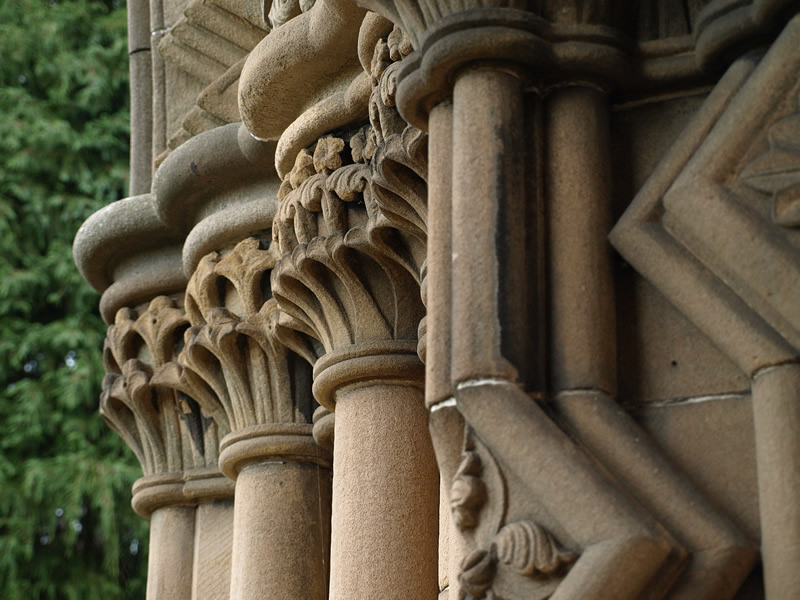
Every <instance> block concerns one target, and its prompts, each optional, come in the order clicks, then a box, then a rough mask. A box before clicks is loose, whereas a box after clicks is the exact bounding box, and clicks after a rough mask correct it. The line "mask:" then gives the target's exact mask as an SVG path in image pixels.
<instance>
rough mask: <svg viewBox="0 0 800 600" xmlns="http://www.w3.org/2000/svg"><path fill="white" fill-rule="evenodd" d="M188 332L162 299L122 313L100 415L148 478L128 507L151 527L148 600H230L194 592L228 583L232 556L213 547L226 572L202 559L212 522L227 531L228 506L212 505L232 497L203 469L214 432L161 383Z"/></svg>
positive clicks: (187, 401)
mask: <svg viewBox="0 0 800 600" xmlns="http://www.w3.org/2000/svg"><path fill="white" fill-rule="evenodd" d="M186 327H188V323H187V321H186V319H185V317H184V312H183V310H182V309H181V308H179V307H178V306H177V305H176V303H175V301H174V300H173V299H171V298H168V297H165V296H160V297H157V298H155V299H154V300H153V301H152V302H151V303H150V304H149V305H148V306H146V307H145V308H140V309H138V310H131V309H120V310H119V311H118V312H117V317H116V321H115V323H114V325H112V326H111V327H110V328H109V331H108V337H107V340H106V349H105V363H106V370H107V372H108V375H107V376H106V378H105V381H104V392H103V397H102V399H101V413H102V414H103V416H104V417H105V418H106V420H107V421H108V422H109V424H110V425H111V426H112V427H113V428H114V429H116V430H117V431H118V432H120V434H121V435H122V436H123V437H124V438H125V439H126V441H128V443H129V445H131V448H132V449H133V450H134V452H135V453H136V454H137V456H138V457H139V459H140V462H141V463H142V468H143V470H144V472H145V476H144V477H142V478H141V479H140V480H138V481H137V482H136V483H135V484H134V486H133V500H132V505H133V508H134V510H135V511H136V512H137V513H138V514H139V515H141V516H142V517H144V518H148V519H150V520H151V524H150V555H149V563H148V582H147V598H148V600H162V599H163V600H166V599H167V598H177V599H185V600H201V599H203V600H212V599H214V600H216V599H218V598H227V590H226V593H225V595H224V596H219V595H216V596H215V595H214V594H213V593H211V592H210V591H209V592H206V591H203V592H201V593H199V592H198V591H197V588H198V582H197V578H198V577H199V576H200V575H201V574H202V575H203V576H205V575H207V574H208V573H209V572H214V573H216V575H217V576H219V577H223V578H224V577H227V572H226V569H227V565H225V563H226V560H225V558H224V557H225V556H226V555H227V556H229V555H230V544H225V543H224V541H223V540H215V542H216V545H217V552H218V555H219V556H222V557H223V559H222V561H221V562H222V563H223V568H222V569H215V568H214V566H213V565H207V564H203V561H202V559H200V557H201V556H202V555H204V554H205V553H206V551H207V549H208V545H207V544H205V543H203V540H202V538H201V537H199V536H200V535H201V534H203V533H205V530H206V525H207V524H208V522H209V520H212V521H215V522H216V523H217V525H218V526H219V525H220V523H221V526H222V528H223V529H224V528H225V526H226V523H225V521H226V519H225V512H226V511H225V507H224V506H225V502H223V503H222V504H219V503H218V502H217V501H226V502H227V503H230V500H231V499H232V497H233V490H232V486H231V485H230V483H229V482H228V481H227V480H226V479H225V478H223V477H222V476H221V474H220V472H219V470H218V469H216V468H207V466H206V460H207V459H211V460H212V461H213V460H214V459H215V458H216V454H217V452H216V445H217V442H216V428H215V427H214V425H213V424H211V425H209V424H207V423H203V421H202V419H200V418H199V415H197V414H196V413H195V414H192V412H191V408H190V405H191V404H193V400H192V399H191V398H189V397H188V396H185V395H184V396H181V395H180V394H179V393H178V391H177V390H176V389H174V388H171V387H170V386H169V385H165V382H164V378H163V375H162V373H164V372H169V371H171V370H174V369H175V368H177V364H176V363H175V362H174V360H175V358H176V357H177V352H178V347H177V346H176V342H177V340H178V339H180V334H181V332H182V330H183V329H185V328H186ZM134 356H142V357H143V358H146V359H147V360H148V362H147V363H145V362H142V361H140V360H139V359H138V358H133V357H134ZM120 364H121V365H122V367H121V368H120ZM198 505H200V506H201V507H202V508H201V509H200V510H199V511H198V509H197V506H198ZM229 524H230V522H229V521H228V523H227V525H228V526H229Z"/></svg>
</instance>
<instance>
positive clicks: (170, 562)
mask: <svg viewBox="0 0 800 600" xmlns="http://www.w3.org/2000/svg"><path fill="white" fill-rule="evenodd" d="M194 521H195V508H194V507H193V506H164V507H161V508H157V509H156V510H155V511H153V514H152V516H151V518H150V551H149V552H150V554H149V557H148V563H147V600H190V599H191V597H192V562H193V560H194Z"/></svg>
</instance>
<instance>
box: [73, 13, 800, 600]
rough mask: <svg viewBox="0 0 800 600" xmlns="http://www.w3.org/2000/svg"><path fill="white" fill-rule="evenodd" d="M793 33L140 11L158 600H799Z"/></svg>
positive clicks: (140, 322) (138, 135)
mask: <svg viewBox="0 0 800 600" xmlns="http://www.w3.org/2000/svg"><path fill="white" fill-rule="evenodd" d="M145 7H147V8H148V10H149V14H148V11H146V10H144V8H145ZM795 13H797V6H796V3H794V2H792V1H790V0H689V1H688V2H679V1H677V0H660V1H659V2H635V3H630V2H628V3H624V2H611V1H606V0H574V1H561V0H546V1H540V2H527V1H523V0H496V1H491V2H484V1H481V2H478V1H477V0H474V1H473V0H468V1H465V2H458V3H455V2H449V1H444V0H424V1H422V2H410V1H408V0H359V1H358V2H354V1H352V0H316V2H314V1H312V0H281V1H278V0H275V1H273V2H256V1H255V0H247V1H245V2H241V3H237V2H232V1H230V0H192V1H191V2H185V1H183V0H151V1H150V2H149V3H146V2H136V3H134V4H133V5H132V6H131V38H130V43H131V51H132V52H133V54H132V62H131V65H132V66H131V69H132V75H133V76H132V86H133V88H132V94H133V99H134V101H133V106H134V107H135V110H134V114H133V115H132V127H133V140H134V144H133V149H132V194H138V195H135V196H133V197H131V198H129V199H126V200H123V201H121V202H119V203H117V204H115V205H112V206H110V207H107V208H106V209H104V210H102V211H100V212H99V213H97V214H96V215H94V216H93V217H92V218H91V219H89V221H87V223H86V224H85V225H84V227H83V228H82V230H81V232H79V235H78V237H77V239H76V243H75V255H76V261H77V262H78V265H79V268H80V269H81V272H82V274H83V275H84V277H85V278H86V279H87V280H88V281H89V282H90V283H91V284H92V285H94V286H95V287H96V288H97V289H98V290H100V291H101V292H102V293H103V297H102V300H101V312H102V314H103V316H104V318H105V319H106V320H107V322H109V323H112V322H113V325H111V326H110V328H109V338H108V344H107V346H108V350H107V353H106V362H107V370H108V375H107V379H106V386H105V392H104V396H103V399H102V407H103V408H102V410H103V413H104V415H105V416H106V417H107V419H108V420H109V421H110V423H111V424H112V426H113V427H115V428H116V429H117V430H118V431H119V432H120V433H121V434H122V435H123V437H125V439H126V441H127V442H128V443H129V445H130V446H131V447H132V449H133V451H134V452H136V453H137V455H138V456H139V458H140V460H141V462H142V465H143V469H144V472H145V477H144V478H143V479H141V480H140V481H139V482H137V485H136V486H135V488H134V501H133V504H134V507H135V508H136V510H137V511H139V512H140V513H141V514H143V515H145V516H151V518H152V520H153V523H152V531H153V536H154V537H153V542H152V550H151V557H150V560H151V562H150V587H149V588H148V598H149V600H161V599H162V598H163V599H164V600H166V599H167V598H169V599H170V600H171V599H172V598H192V599H193V600H201V599H206V598H207V599H208V600H211V599H216V598H229V597H230V598H237V599H238V598H257V597H263V596H269V597H275V598H287V600H288V599H290V598H291V599H297V598H303V599H305V598H314V599H319V600H322V599H324V598H331V599H332V600H358V599H361V598H363V599H367V598H374V597H376V596H380V597H381V598H390V599H397V600H407V599H408V598H413V599H414V600H426V599H428V600H433V599H434V598H438V599H439V600H446V599H449V600H483V599H487V600H488V599H492V598H494V599H498V600H499V599H501V598H502V599H503V600H523V599H525V600H529V599H534V598H542V599H544V598H549V597H552V598H554V599H558V600H565V599H567V600H571V599H573V598H614V599H615V600H624V599H628V598H630V599H631V600H633V599H640V598H648V599H657V598H658V599H660V598H692V599H705V600H718V599H737V600H755V599H760V598H764V597H768V598H770V600H772V599H778V600H783V599H791V598H795V597H800V579H798V577H797V573H798V570H797V568H796V565H797V562H798V561H800V556H798V554H797V552H798V548H800V530H798V523H800V512H798V511H799V510H800V509H798V506H800V504H798V502H797V500H798V498H799V497H800V481H798V476H797V473H798V471H797V469H796V465H795V463H796V458H797V457H796V455H797V453H798V452H799V451H800V448H798V442H797V440H798V439H800V435H798V434H799V433H800V422H799V421H798V414H797V411H798V408H797V407H798V406H800V402H799V401H800V392H798V390H800V380H799V379H798V368H797V362H798V359H800V302H799V301H798V300H800V254H799V253H800V238H798V224H800V200H798V199H799V198H800V192H799V191H798V190H800V175H799V174H800V143H798V136H799V135H800V117H798V115H799V114H800V104H798V103H799V102H800V83H799V82H798V79H797V72H798V69H800V51H798V48H800V20H798V19H800V16H796V14H795ZM148 27H149V31H150V32H151V33H152V35H151V36H150V37H149V38H148V36H147V35H145V34H144V33H143V32H147V31H148ZM148 61H152V62H148ZM150 78H152V84H148V83H146V82H147V81H150ZM143 82H145V83H143ZM239 121H241V123H240V122H239ZM150 149H152V151H151V150H150ZM150 165H153V166H154V167H156V169H155V171H153V173H152V178H151V176H150V173H151V171H150ZM134 183H135V185H134ZM423 363H424V364H423ZM312 415H313V416H312ZM220 468H221V472H220V470H219V469H220ZM222 473H225V474H226V475H227V476H228V477H230V478H231V479H234V480H236V497H235V500H231V494H232V486H233V483H232V482H231V481H229V480H226V479H225V478H224V477H223V476H222ZM226 482H227V483H226ZM231 502H232V503H233V504H232V505H231ZM437 557H438V558H437ZM759 563H761V564H759ZM181 565H183V566H181ZM190 575H191V576H190ZM437 581H438V585H437ZM765 594H766V596H765Z"/></svg>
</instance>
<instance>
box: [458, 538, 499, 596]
mask: <svg viewBox="0 0 800 600" xmlns="http://www.w3.org/2000/svg"><path fill="white" fill-rule="evenodd" d="M496 570H497V560H496V559H495V557H494V556H492V553H491V551H486V550H475V551H473V552H471V553H470V554H468V555H467V557H466V558H465V559H464V562H463V563H462V565H461V575H460V576H459V585H460V586H461V591H460V593H459V600H481V599H482V598H488V599H489V600H492V599H493V598H494V594H492V590H491V587H492V581H493V580H494V575H495V572H496Z"/></svg>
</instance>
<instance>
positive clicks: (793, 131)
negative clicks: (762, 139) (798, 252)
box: [739, 112, 800, 227]
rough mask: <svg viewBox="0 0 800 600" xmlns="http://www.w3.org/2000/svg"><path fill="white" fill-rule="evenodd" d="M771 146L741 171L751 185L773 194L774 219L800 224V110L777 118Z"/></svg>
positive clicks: (770, 139) (771, 130) (789, 225)
mask: <svg viewBox="0 0 800 600" xmlns="http://www.w3.org/2000/svg"><path fill="white" fill-rule="evenodd" d="M767 141H768V147H767V150H766V151H765V152H763V153H762V154H760V155H758V156H757V157H756V158H755V159H754V160H753V161H752V162H750V163H749V164H748V165H747V166H746V167H745V168H744V169H743V170H742V172H741V173H740V175H739V177H740V179H741V180H742V181H743V182H744V183H745V184H746V185H748V186H750V187H751V188H753V189H755V190H758V191H760V192H764V193H766V194H771V195H772V202H773V205H772V217H773V220H774V221H775V222H776V223H778V224H780V225H785V226H787V227H797V226H800V112H795V113H793V114H791V115H789V116H787V117H783V118H782V119H778V120H777V121H775V123H773V124H772V125H771V126H770V128H769V131H768V134H767Z"/></svg>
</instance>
